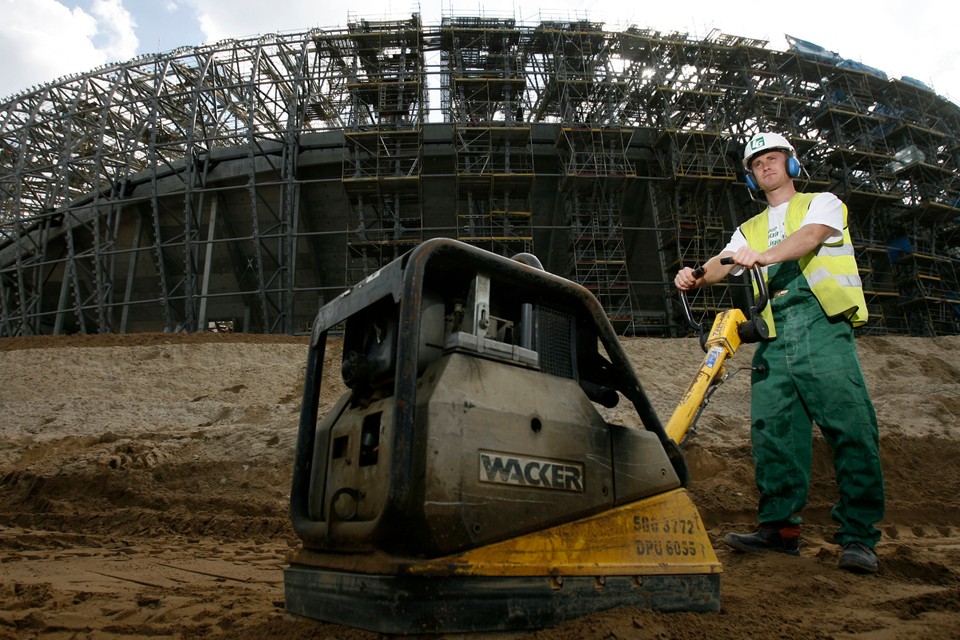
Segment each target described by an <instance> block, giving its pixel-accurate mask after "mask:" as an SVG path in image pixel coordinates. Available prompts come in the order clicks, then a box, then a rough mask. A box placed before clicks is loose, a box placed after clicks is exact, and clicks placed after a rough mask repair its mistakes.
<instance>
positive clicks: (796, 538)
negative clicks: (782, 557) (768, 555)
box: [723, 523, 800, 556]
mask: <svg viewBox="0 0 960 640" xmlns="http://www.w3.org/2000/svg"><path fill="white" fill-rule="evenodd" d="M723 542H724V543H725V544H726V545H727V546H730V547H733V548H734V549H736V550H737V551H746V552H753V551H776V552H777V553H786V554H789V555H791V556H798V555H800V526H799V525H795V524H789V523H788V524H761V525H760V526H758V527H757V530H756V531H754V532H753V533H728V534H727V535H725V536H723Z"/></svg>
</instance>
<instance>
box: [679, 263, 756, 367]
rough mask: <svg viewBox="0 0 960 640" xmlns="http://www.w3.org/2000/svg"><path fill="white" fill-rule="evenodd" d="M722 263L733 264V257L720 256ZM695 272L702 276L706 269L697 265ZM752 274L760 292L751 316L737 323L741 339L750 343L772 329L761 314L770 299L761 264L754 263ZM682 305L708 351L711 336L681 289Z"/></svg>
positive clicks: (752, 307)
mask: <svg viewBox="0 0 960 640" xmlns="http://www.w3.org/2000/svg"><path fill="white" fill-rule="evenodd" d="M720 264H722V265H725V266H726V265H731V264H733V258H730V257H725V258H720ZM693 273H694V275H695V276H696V277H698V278H700V277H702V276H703V274H704V273H706V271H705V269H704V268H703V267H697V268H696V269H694V270H693ZM751 274H752V275H753V281H754V282H756V283H757V290H758V293H757V295H756V296H754V300H753V304H752V305H750V314H749V316H748V317H745V318H744V321H743V322H740V323H738V324H737V333H738V334H739V337H740V341H741V342H744V343H748V344H749V343H754V342H760V341H762V340H766V339H767V338H769V337H770V329H769V327H767V323H766V321H765V320H764V319H763V318H762V317H761V315H760V314H761V313H762V312H763V310H764V309H765V308H766V306H767V301H768V296H767V286H766V283H765V282H764V279H763V272H762V270H761V269H760V266H759V265H754V267H753V269H752V270H751ZM680 305H681V307H682V308H683V315H684V317H685V318H686V320H687V324H689V325H690V326H691V327H692V328H693V329H694V330H695V331H696V332H697V335H699V336H700V346H701V348H703V350H704V351H706V350H707V340H708V337H709V336H708V334H707V332H706V331H705V330H704V327H703V325H702V324H701V323H699V322H697V321H696V320H695V319H694V317H693V312H692V311H691V310H690V302H689V300H688V299H687V292H686V291H680ZM721 315H722V314H721ZM718 317H719V316H718Z"/></svg>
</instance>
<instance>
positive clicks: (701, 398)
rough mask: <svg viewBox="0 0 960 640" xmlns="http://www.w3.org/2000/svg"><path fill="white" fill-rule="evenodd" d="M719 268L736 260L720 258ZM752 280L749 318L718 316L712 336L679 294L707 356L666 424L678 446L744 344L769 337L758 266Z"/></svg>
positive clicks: (731, 313)
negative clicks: (752, 296) (754, 292)
mask: <svg viewBox="0 0 960 640" xmlns="http://www.w3.org/2000/svg"><path fill="white" fill-rule="evenodd" d="M720 264H722V265H731V264H733V259H732V258H729V257H725V258H721V259H720ZM694 273H695V274H696V276H697V277H698V278H699V277H701V276H703V274H704V273H705V271H704V268H703V267H698V268H697V269H695V270H694ZM751 273H752V275H753V280H754V282H755V283H756V284H757V294H756V295H755V296H754V300H753V304H752V305H751V306H750V310H749V311H750V315H749V317H747V316H746V315H744V313H743V311H741V310H740V309H737V308H733V309H728V310H726V311H723V312H721V313H718V314H717V316H716V318H714V321H713V327H712V328H711V329H710V333H706V332H705V331H704V329H703V325H702V324H700V323H699V322H697V321H696V320H694V318H693V314H692V313H691V311H690V303H689V302H688V300H687V296H686V292H684V291H680V302H681V304H682V306H683V313H684V315H685V316H686V318H687V322H688V323H689V324H690V326H691V327H693V328H694V329H696V330H697V332H698V333H699V335H700V346H701V347H702V348H703V350H704V352H706V354H707V355H706V357H705V358H704V360H703V364H701V365H700V369H699V370H698V371H697V375H696V376H695V377H694V379H693V382H691V383H690V386H689V387H687V390H686V392H685V393H684V394H683V397H682V398H680V402H679V404H678V405H677V408H676V409H675V410H674V412H673V415H672V416H671V417H670V421H669V422H668V423H667V428H666V432H667V436H668V437H669V438H670V439H671V440H673V441H674V442H675V443H677V444H678V445H681V444H682V443H683V441H684V440H685V439H686V436H687V433H688V432H689V431H690V430H691V429H692V428H693V426H694V425H695V424H696V422H697V419H698V418H699V417H700V414H701V412H702V411H703V408H704V407H705V406H706V404H707V402H708V401H709V399H710V395H711V394H712V393H713V392H714V391H715V390H716V387H717V385H719V384H720V383H721V382H723V380H724V379H725V377H726V369H725V367H724V363H725V362H726V360H727V359H728V358H732V357H733V355H734V354H735V353H736V352H737V349H738V348H739V347H740V345H741V344H744V343H752V342H760V341H762V340H766V339H768V338H769V337H770V331H769V328H768V327H767V323H766V321H765V320H764V319H763V317H762V316H761V313H762V312H763V310H764V309H765V308H766V306H767V301H768V297H767V287H766V283H765V282H764V280H763V272H762V270H761V269H760V267H759V265H756V266H754V267H753V269H752V270H751Z"/></svg>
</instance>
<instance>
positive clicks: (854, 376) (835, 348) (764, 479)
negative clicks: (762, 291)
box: [751, 261, 884, 547]
mask: <svg viewBox="0 0 960 640" xmlns="http://www.w3.org/2000/svg"><path fill="white" fill-rule="evenodd" d="M768 273H769V278H768V285H767V286H768V289H769V291H770V298H771V299H770V303H769V304H770V305H771V307H772V311H773V318H774V322H775V323H776V326H777V337H776V338H775V339H774V340H772V341H771V342H765V343H760V344H759V345H757V349H756V352H755V356H754V360H753V365H754V367H755V370H754V372H753V374H752V398H751V414H752V426H751V437H752V442H753V459H754V465H755V469H756V481H757V488H758V489H759V491H760V507H759V521H760V523H761V524H768V523H782V522H785V521H789V522H792V523H794V524H800V522H801V521H802V519H801V518H800V517H799V515H798V514H799V512H800V511H801V510H802V509H803V507H804V505H805V504H806V502H807V496H808V493H809V489H810V467H811V462H812V457H813V439H812V426H811V423H812V422H816V423H817V425H818V426H819V427H820V431H821V433H822V434H823V436H824V438H825V439H826V442H827V444H828V445H829V446H830V448H831V449H832V450H833V458H834V469H835V473H836V481H837V487H838V489H839V493H840V499H839V500H838V501H837V504H836V506H834V508H833V511H832V512H831V515H832V516H833V518H834V520H836V521H837V522H838V523H839V525H840V528H839V531H838V532H837V534H836V536H835V540H836V542H837V543H838V544H841V545H843V544H846V543H847V542H854V541H855V542H862V543H863V544H866V545H867V546H869V547H873V546H874V545H875V544H876V543H877V540H879V538H880V531H879V530H878V529H877V528H876V527H875V526H874V525H875V524H876V523H877V522H879V521H880V520H881V519H882V518H883V514H884V488H883V471H882V469H881V467H880V452H879V434H878V430H877V418H876V414H875V413H874V410H873V403H872V402H871V400H870V396H869V394H868V393H867V389H866V385H865V384H864V380H863V372H862V371H861V369H860V362H859V359H858V357H857V350H856V343H855V341H854V334H853V328H852V326H851V325H850V323H849V321H848V320H846V319H844V318H834V319H830V318H828V317H827V316H826V314H825V313H824V311H823V308H822V307H821V306H820V303H819V302H818V301H817V299H816V298H815V297H814V295H813V293H812V292H811V290H810V287H809V285H808V284H807V280H806V278H804V276H803V274H802V273H801V272H800V267H799V265H798V263H797V262H796V261H793V262H786V263H783V264H780V265H773V266H771V267H769V271H768ZM761 365H762V367H763V370H762V372H761V371H757V370H756V367H758V366H761Z"/></svg>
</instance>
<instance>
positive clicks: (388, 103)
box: [343, 16, 427, 286]
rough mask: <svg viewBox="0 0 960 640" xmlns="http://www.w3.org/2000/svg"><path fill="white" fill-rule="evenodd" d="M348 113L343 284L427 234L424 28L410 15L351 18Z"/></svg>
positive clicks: (410, 246)
mask: <svg viewBox="0 0 960 640" xmlns="http://www.w3.org/2000/svg"><path fill="white" fill-rule="evenodd" d="M347 33H348V37H347V38H346V43H347V45H348V47H349V48H348V49H347V54H348V64H349V71H348V73H349V75H348V81H347V84H346V91H347V93H348V94H349V96H350V107H351V108H350V118H349V120H348V124H347V127H346V128H345V130H344V154H343V186H344V189H345V191H346V192H347V194H348V196H349V198H350V207H351V210H350V216H349V221H348V224H349V227H348V229H347V263H346V268H345V269H344V274H345V281H344V285H345V286H348V285H350V284H351V283H354V282H357V281H359V280H362V279H364V278H366V277H367V276H369V275H371V274H372V273H374V272H375V271H376V270H378V269H379V268H380V267H381V266H383V265H384V264H386V263H387V262H390V261H391V260H394V259H396V258H398V257H400V256H401V255H402V254H404V253H406V252H407V251H409V250H410V249H412V248H413V247H415V246H416V245H417V244H419V243H420V242H422V241H423V232H422V220H423V211H422V197H421V192H420V190H421V182H420V173H421V157H422V153H421V134H422V126H423V118H424V113H425V111H426V107H427V105H426V104H425V101H426V95H427V94H426V80H425V69H424V46H423V41H422V39H423V31H422V30H421V28H420V24H419V19H418V18H417V17H416V16H414V17H412V18H411V19H410V20H406V21H376V22H374V21H368V20H360V21H358V22H353V23H349V24H348V25H347Z"/></svg>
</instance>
